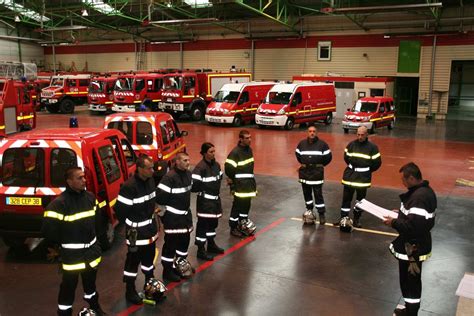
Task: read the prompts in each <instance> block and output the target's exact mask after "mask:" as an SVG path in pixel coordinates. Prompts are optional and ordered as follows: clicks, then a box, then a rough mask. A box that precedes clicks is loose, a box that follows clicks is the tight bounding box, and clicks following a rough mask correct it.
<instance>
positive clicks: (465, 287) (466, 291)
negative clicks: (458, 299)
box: [456, 273, 474, 300]
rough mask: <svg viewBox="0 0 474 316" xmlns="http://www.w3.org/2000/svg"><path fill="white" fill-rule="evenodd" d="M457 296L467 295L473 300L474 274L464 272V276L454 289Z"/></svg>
mask: <svg viewBox="0 0 474 316" xmlns="http://www.w3.org/2000/svg"><path fill="white" fill-rule="evenodd" d="M456 295H457V296H462V297H467V298H470V299H471V300H474V275H472V274H467V273H466V274H464V277H463V278H462V279H461V282H459V286H458V289H457V290H456Z"/></svg>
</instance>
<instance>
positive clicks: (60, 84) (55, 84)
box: [41, 74, 91, 113]
mask: <svg viewBox="0 0 474 316" xmlns="http://www.w3.org/2000/svg"><path fill="white" fill-rule="evenodd" d="M90 77H91V76H90V75H89V74H80V75H71V74H66V75H59V76H53V77H52V78H51V84H50V85H49V87H46V88H44V89H43V90H41V103H43V104H44V105H45V106H46V109H47V110H48V111H49V112H50V113H58V112H61V113H73V112H74V107H75V106H76V105H82V104H84V103H86V102H87V89H88V88H89V82H90Z"/></svg>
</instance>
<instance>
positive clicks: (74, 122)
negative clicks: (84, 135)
mask: <svg viewBox="0 0 474 316" xmlns="http://www.w3.org/2000/svg"><path fill="white" fill-rule="evenodd" d="M69 127H71V128H72V127H79V121H78V120H77V117H75V116H72V117H71V118H70V119H69Z"/></svg>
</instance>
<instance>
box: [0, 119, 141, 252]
mask: <svg viewBox="0 0 474 316" xmlns="http://www.w3.org/2000/svg"><path fill="white" fill-rule="evenodd" d="M0 157H1V162H0V171H1V178H0V181H1V185H0V236H1V237H3V239H4V241H5V243H6V244H7V245H8V246H12V247H16V246H21V245H22V244H23V242H24V241H25V239H26V238H27V237H41V225H42V221H43V213H44V211H45V208H46V206H47V205H48V204H49V202H51V201H52V200H53V199H55V198H56V197H57V196H58V195H59V194H61V192H63V191H64V190H65V187H66V180H65V179H64V173H65V171H66V170H67V169H68V168H69V167H74V166H77V167H81V168H83V169H84V172H85V174H86V179H87V190H88V191H91V192H92V193H94V194H95V195H96V197H97V200H98V201H99V206H100V214H98V217H97V218H98V221H99V224H98V232H97V239H98V240H99V242H100V243H101V246H102V248H104V249H107V248H109V247H110V245H111V243H112V241H113V238H114V227H115V225H116V224H118V221H117V219H116V217H115V212H114V210H113V206H114V205H115V202H116V200H117V196H118V193H119V190H120V186H121V184H122V183H123V182H124V181H125V180H127V179H128V178H129V177H130V176H131V175H132V174H133V173H134V171H135V160H136V156H135V153H134V151H133V149H132V146H131V144H130V143H129V142H128V140H127V139H126V138H125V136H124V135H123V134H122V133H121V132H119V131H117V130H104V129H99V128H62V129H58V128H55V129H46V130H39V131H30V132H25V133H21V134H17V135H14V136H12V137H9V138H5V139H2V140H1V141H0Z"/></svg>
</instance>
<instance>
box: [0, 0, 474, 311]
mask: <svg viewBox="0 0 474 316" xmlns="http://www.w3.org/2000/svg"><path fill="white" fill-rule="evenodd" d="M15 2H16V3H20V2H19V1H15ZM40 2H41V1H40ZM93 2H94V1H86V0H82V1H71V2H70V3H66V2H64V1H57V0H55V1H43V2H42V4H43V5H42V6H38V4H34V3H33V1H24V2H22V3H23V4H24V5H25V6H26V7H28V8H30V9H32V10H36V11H38V12H45V13H44V14H46V15H48V16H54V17H55V18H56V19H57V18H58V16H60V15H65V16H67V18H66V19H65V22H64V21H61V22H60V23H58V24H57V25H55V27H56V28H58V30H57V31H55V33H54V34H55V37H51V36H50V35H51V33H52V32H49V33H48V34H50V35H48V36H46V35H44V34H43V32H41V33H40V34H39V35H38V34H37V33H34V29H36V28H39V24H38V23H39V22H37V21H34V19H32V18H30V17H27V16H26V15H25V14H22V13H21V12H19V11H18V10H17V9H15V7H14V6H12V5H11V4H9V2H8V1H3V2H2V1H0V23H1V22H2V21H3V20H5V23H7V24H13V26H14V27H17V26H16V25H15V23H17V24H18V23H21V24H25V25H26V24H28V23H29V24H31V25H27V26H26V29H24V28H22V29H21V31H18V33H15V34H17V35H12V34H13V33H12V31H11V30H10V31H9V34H6V35H0V40H2V38H3V39H4V40H11V39H5V37H30V36H33V37H34V36H40V37H41V40H42V41H44V42H45V43H46V44H45V45H48V48H49V47H51V46H54V47H59V45H60V44H59V43H60V42H61V43H62V42H63V41H67V42H68V43H69V42H71V41H72V39H71V36H72V37H74V39H76V37H77V40H78V41H79V39H80V40H81V41H85V42H87V39H88V36H89V37H90V38H93V39H94V40H102V41H108V40H112V39H114V40H117V39H118V40H120V39H121V38H122V37H123V36H125V35H123V34H124V33H126V35H127V36H138V35H141V34H142V33H140V30H141V31H143V30H142V29H141V28H140V27H141V26H138V27H137V28H138V29H135V27H136V26H134V25H132V24H131V23H136V21H135V20H133V18H131V17H135V18H137V17H138V16H140V14H146V12H147V10H150V8H151V10H156V11H157V12H159V15H160V17H161V18H160V19H163V20H171V19H176V20H177V19H178V18H179V19H180V20H181V22H177V23H175V22H173V23H175V24H173V25H172V28H171V30H170V28H168V27H167V25H168V23H156V24H154V26H153V27H152V28H151V29H146V30H147V31H146V32H143V36H149V37H150V38H155V39H157V40H159V39H160V35H159V34H160V33H159V32H160V31H162V32H164V34H165V35H164V38H163V40H164V41H166V42H170V41H173V40H177V39H179V37H180V36H176V35H175V34H174V33H173V32H174V30H175V29H174V27H175V26H176V27H177V28H179V30H181V31H183V32H184V31H186V32H184V33H182V34H184V35H186V36H187V35H188V34H189V33H193V32H194V33H195V34H206V32H208V33H210V32H211V31H214V29H213V28H215V27H219V29H221V28H222V29H225V30H229V29H231V30H235V29H239V30H240V28H242V25H243V28H244V29H247V24H246V23H247V20H248V19H252V21H256V26H255V27H256V30H255V31H254V32H255V34H254V38H257V37H259V36H262V37H265V38H267V37H268V36H272V35H271V34H272V32H274V27H275V25H279V26H280V28H283V29H285V28H286V27H287V25H285V24H287V23H289V22H288V21H284V20H283V19H282V15H283V14H286V13H285V12H286V11H285V10H283V11H280V10H281V8H278V9H277V7H276V5H277V4H280V5H282V6H283V7H284V8H286V9H288V10H289V11H288V12H291V14H297V13H296V12H299V13H298V14H299V16H300V17H302V16H303V17H305V18H309V19H316V20H317V19H318V18H319V17H321V16H326V15H331V14H334V15H337V17H335V18H337V19H339V18H342V19H344V21H346V22H345V23H346V24H347V23H350V24H351V28H354V29H355V30H357V32H368V31H367V30H368V29H367V30H366V28H367V27H368V26H369V25H370V28H371V29H375V30H376V31H378V32H382V33H383V32H387V30H388V31H390V32H389V33H390V34H392V35H391V36H394V34H395V35H399V34H400V32H405V33H403V36H412V35H413V34H415V35H416V34H423V36H424V34H425V33H426V32H428V31H429V32H431V33H429V34H432V32H434V30H433V29H431V26H430V25H429V24H430V23H433V21H434V20H436V19H438V16H437V15H435V16H433V15H432V12H435V11H436V10H437V9H439V6H440V5H439V4H441V6H443V7H451V8H456V10H458V11H459V12H461V13H460V14H459V15H457V14H456V16H454V17H450V18H447V19H445V20H443V18H442V16H441V18H439V19H438V22H439V23H440V27H441V26H443V23H445V26H444V27H445V30H446V32H448V31H452V30H453V29H454V30H456V32H457V30H458V29H459V28H463V30H467V31H469V32H471V31H472V28H473V26H474V25H473V24H472V23H473V22H474V9H473V8H472V6H471V5H470V4H468V3H467V2H468V1H438V2H433V1H405V2H403V4H401V3H400V2H397V1H368V0H364V1H358V2H355V3H356V4H354V2H353V1H292V2H291V3H289V2H287V1H282V0H278V1H276V2H275V1H273V3H272V1H271V0H270V1H268V3H267V4H266V5H265V4H261V5H260V7H259V4H258V1H235V2H232V3H228V2H227V1H207V2H206V3H207V4H205V5H204V7H202V6H201V7H199V6H198V7H196V6H194V7H193V6H192V5H188V4H186V5H184V4H183V3H187V1H166V2H165V1H149V2H148V1H143V3H142V2H140V4H138V2H137V1H106V2H104V3H103V4H105V3H109V4H111V5H112V4H113V5H114V8H122V11H123V12H122V13H121V14H119V15H116V16H115V17H114V16H112V15H104V14H103V13H101V12H100V11H99V9H98V7H95V6H94V4H93ZM99 2H100V3H102V1H99ZM145 2H146V3H145ZM178 2H179V4H178ZM264 2H265V1H264ZM12 3H13V1H12ZM209 3H210V4H211V5H210V6H209ZM316 3H317V4H316ZM382 3H383V4H382ZM212 6H213V7H212ZM386 6H395V7H396V8H388V11H390V12H392V13H393V14H401V15H403V14H407V15H408V16H412V14H413V12H414V11H416V14H417V15H418V16H419V17H420V19H421V20H423V19H426V20H427V21H429V22H426V23H425V24H419V23H414V24H410V23H409V22H407V21H406V20H405V21H404V22H403V23H401V24H400V25H398V26H397V21H394V20H392V21H387V19H386V18H384V15H380V14H386V13H387V8H383V7H386ZM327 7H329V8H331V9H330V10H329V9H326V11H325V10H323V8H327ZM183 8H184V9H186V11H184V10H183ZM364 8H365V9H364ZM15 10H16V11H15ZM42 10H43V11H42ZM200 10H205V11H200ZM269 10H270V11H269ZM84 11H86V14H85V13H84ZM142 11H143V12H142ZM316 11H317V12H316ZM458 11H456V12H458ZM74 12H76V13H74ZM77 12H79V13H77ZM203 12H204V13H203ZM231 12H233V13H234V15H232V14H231ZM331 12H332V13H331ZM420 12H421V13H420ZM462 12H465V14H464V15H463V14H462ZM306 15H308V16H309V17H306ZM269 17H270V18H269ZM374 17H376V20H374V21H370V19H372V18H374ZM17 18H18V19H19V20H20V22H18V21H17ZM211 18H212V19H219V20H218V21H217V22H218V23H220V24H219V25H218V26H216V25H211V26H210V24H212V23H215V22H216V20H210V19H211ZM183 20H196V21H197V22H196V23H191V22H189V21H188V22H189V24H188V22H186V21H184V22H183ZM25 21H26V22H28V23H26V22H25ZM140 21H141V20H140ZM262 21H263V22H262ZM338 21H339V20H336V22H338ZM366 21H367V24H366V25H365V24H364V23H366ZM443 21H444V22H443ZM260 22H261V23H262V25H260V24H259V23H260ZM79 23H81V25H84V26H86V27H87V29H86V30H79V29H74V30H66V31H64V30H63V29H61V27H63V28H66V27H69V26H70V25H78V24H79ZM321 23H323V22H321ZM338 23H339V22H338ZM399 23H400V22H399ZM160 25H162V26H165V27H164V28H160ZM402 27H403V29H402ZM7 28H8V27H7ZM91 28H99V29H100V31H98V32H96V33H94V32H91ZM398 28H400V29H398ZM427 28H428V29H427ZM277 30H280V29H277ZM441 30H442V27H441ZM247 31H248V32H251V31H250V30H244V33H245V32H247ZM440 32H442V31H440ZM44 33H47V32H44ZM276 33H278V35H275V36H276V37H279V38H285V36H286V35H287V34H286V33H285V32H283V33H282V32H279V31H277V32H276ZM180 34H181V33H180ZM244 35H245V36H250V37H252V36H251V34H250V35H249V34H247V33H245V34H244ZM275 36H274V37H273V38H276V37H275ZM14 40H18V41H20V40H21V39H18V38H16V39H14ZM51 43H52V44H51ZM55 45H56V46H55ZM470 47H472V46H470ZM1 50H2V49H1V48H0V52H1ZM175 53H179V51H178V52H175ZM78 54H80V52H79V53H78ZM274 58H275V59H274V60H272V62H273V63H274V64H275V66H274V67H275V68H277V67H283V66H282V65H281V64H279V62H278V57H277V56H275V57H274ZM369 62H370V60H369ZM428 66H429V65H428ZM226 67H227V65H226ZM449 67H450V68H451V71H450V78H449V91H444V90H443V91H441V90H439V91H438V90H436V87H431V89H432V91H431V94H430V95H431V97H432V98H433V99H435V100H438V97H439V96H440V95H443V97H444V96H447V98H448V108H447V115H446V119H444V120H439V119H436V117H433V116H429V115H425V113H424V114H423V117H420V115H419V112H418V111H419V107H420V104H421V105H423V102H425V101H424V100H425V99H427V98H428V94H427V93H426V98H421V96H420V91H421V90H422V89H424V87H425V86H428V85H429V84H428V83H427V82H426V81H422V80H421V79H420V78H419V77H417V76H411V75H409V74H408V75H407V74H406V73H400V74H399V75H398V76H397V77H396V78H394V81H393V94H394V95H393V96H394V102H395V107H396V109H397V112H396V115H397V121H396V125H395V128H393V129H388V128H387V127H382V128H378V129H376V131H375V133H373V134H370V135H369V136H368V137H369V140H370V141H371V142H373V143H375V144H376V145H377V146H378V148H379V150H380V153H381V157H382V166H381V168H380V169H379V170H378V171H377V172H375V173H374V174H373V176H372V186H371V187H370V188H369V189H368V193H367V197H366V199H367V200H369V201H371V202H372V203H374V204H377V205H379V206H381V207H384V208H386V209H398V208H399V207H400V198H399V195H400V194H402V193H403V192H405V191H406V188H405V187H404V186H403V183H402V180H401V178H400V174H399V169H400V167H401V166H402V165H404V164H406V163H408V162H411V161H413V162H415V163H416V164H417V165H418V166H419V167H420V169H421V171H422V174H423V178H424V179H426V180H428V181H429V183H430V185H431V186H432V188H433V189H434V191H435V193H436V195H437V199H438V207H437V210H436V217H435V226H434V228H433V229H432V231H431V236H432V245H433V249H432V257H431V258H430V259H429V260H428V261H426V262H425V263H423V272H422V282H423V290H422V297H421V308H420V310H419V312H418V315H421V316H428V315H430V316H444V315H474V296H473V295H472V292H473V285H472V284H471V285H470V287H469V286H468V291H467V292H469V291H470V292H471V293H470V294H469V293H468V294H463V295H464V296H463V295H461V296H460V295H459V292H458V286H459V284H460V282H461V280H462V279H463V277H464V276H465V275H466V274H467V275H470V274H473V273H474V246H473V245H474V233H473V231H474V230H473V228H472V227H474V213H473V208H474V71H473V70H474V60H465V59H460V60H453V61H452V62H451V63H450V65H449ZM328 71H330V69H328ZM298 75H299V74H298ZM275 79H280V78H275ZM282 79H283V80H285V81H286V80H287V78H282ZM446 80H448V79H446ZM338 86H339V87H341V88H347V87H348V86H351V84H349V85H348V84H345V83H340V84H339V85H338ZM352 87H353V84H352ZM423 91H424V90H423ZM436 91H438V92H436ZM369 93H370V92H369ZM374 93H375V94H376V93H378V92H377V91H375V90H374ZM423 93H425V92H423ZM446 93H447V95H446ZM367 96H369V95H367ZM437 106H441V103H440V105H438V104H436V103H435V102H433V104H432V107H433V108H432V110H433V112H435V111H436V110H440V109H439V108H438V109H437ZM345 110H346V108H344V109H343V112H344V111H345ZM343 112H342V113H343ZM335 113H336V112H335ZM72 115H73V116H74V117H75V118H77V122H78V125H79V128H86V127H91V128H103V126H104V118H105V115H104V114H91V113H90V111H89V109H88V107H87V106H86V105H80V106H76V107H75V110H74V114H61V113H56V114H53V113H49V112H48V111H45V110H39V111H38V112H36V128H35V129H36V130H41V129H46V128H63V127H68V126H69V123H70V118H71V116H72ZM342 117H343V114H342V115H340V113H339V107H338V111H337V115H336V116H335V118H334V120H333V122H332V124H330V125H326V124H324V123H323V122H316V123H315V126H316V128H317V130H318V137H319V138H321V139H322V140H324V141H325V142H327V143H328V145H329V147H330V149H331V152H332V155H333V158H332V162H331V163H330V164H329V165H328V166H327V167H325V171H324V172H325V181H324V185H323V194H324V199H325V205H326V220H327V222H326V224H325V225H321V224H320V223H319V222H317V223H316V224H315V225H304V224H303V220H302V214H303V212H304V211H305V201H304V199H303V193H302V188H301V184H300V183H299V182H298V168H299V167H300V165H299V163H298V162H297V160H296V158H295V149H296V146H297V144H298V143H299V141H301V140H302V139H305V138H306V137H307V127H308V125H307V124H296V126H295V127H294V128H293V129H292V130H284V129H282V128H274V127H271V128H260V127H259V126H257V125H256V124H255V123H254V122H253V123H250V124H246V125H244V126H241V127H233V126H220V125H217V126H214V125H212V126H211V125H210V124H208V123H207V122H206V121H205V120H202V121H198V122H196V121H192V120H191V119H189V118H186V117H182V118H181V119H179V120H177V124H178V126H179V129H180V130H181V131H187V133H188V135H187V136H185V137H184V140H185V142H186V151H187V153H188V154H189V155H190V159H191V168H193V167H194V166H195V165H196V164H197V163H198V162H199V161H200V160H201V159H202V156H201V155H200V154H199V151H200V148H201V144H202V143H203V142H211V143H213V144H214V145H215V148H216V160H217V161H218V162H219V163H220V165H221V167H222V168H223V167H224V162H225V160H226V157H227V155H228V154H229V152H230V151H231V150H232V148H233V147H234V146H236V145H237V141H238V137H239V136H238V135H239V131H240V130H241V129H246V130H248V131H249V132H250V134H251V137H252V140H251V147H252V149H253V154H254V157H255V178H256V182H257V190H258V195H257V197H256V198H253V199H252V204H251V210H250V216H249V217H250V219H251V220H252V221H253V222H254V223H255V224H256V225H257V230H256V233H255V235H254V236H250V237H242V238H238V237H235V236H233V235H231V234H230V229H229V225H228V219H229V215H230V209H231V206H232V196H231V193H230V190H229V187H228V186H227V185H226V181H223V182H222V186H221V195H220V197H221V199H222V207H223V216H222V218H220V220H219V226H218V228H217V230H216V232H217V236H216V239H215V240H216V243H217V244H218V245H219V246H220V247H222V248H224V249H225V253H224V254H222V255H217V256H215V257H214V259H213V260H212V261H203V260H201V259H198V258H197V256H196V252H197V247H196V246H195V245H194V236H195V232H192V233H191V241H190V244H189V254H188V260H189V261H190V263H191V265H192V266H193V267H194V268H195V273H194V274H193V275H192V277H191V278H189V279H186V280H185V279H183V280H181V281H179V282H171V283H168V282H165V284H166V286H167V291H166V293H165V298H164V299H163V300H161V301H160V302H158V303H157V304H155V305H153V304H140V305H132V304H130V303H128V302H127V301H126V299H125V295H124V294H125V284H124V283H123V281H122V277H123V269H124V262H125V258H126V254H127V246H126V244H125V236H124V235H125V228H124V225H123V224H122V225H119V226H117V227H116V229H115V231H114V234H115V238H114V241H113V244H112V247H111V248H110V249H108V250H107V251H105V252H104V253H103V254H102V261H101V263H100V265H99V267H98V274H97V292H98V293H99V296H100V299H99V300H100V303H101V306H102V308H103V310H104V311H105V312H106V313H107V315H226V316H227V315H392V313H393V311H394V309H395V308H396V307H397V305H403V304H404V299H403V296H402V294H401V291H400V284H399V271H398V262H397V260H396V259H395V258H394V257H393V255H392V254H391V253H390V251H389V245H390V243H391V242H392V241H393V240H394V239H395V238H396V236H397V232H396V231H395V230H394V229H392V228H390V227H388V226H386V225H384V224H383V222H382V220H380V219H379V218H377V217H375V216H373V215H371V214H368V213H366V212H364V213H363V215H362V217H361V224H362V228H354V229H353V230H352V232H343V231H341V230H340V229H339V227H337V226H335V225H333V224H332V223H334V222H336V221H338V220H339V218H340V209H341V202H342V195H343V185H342V184H341V179H342V174H343V171H344V169H345V168H346V163H345V162H344V158H343V157H344V149H345V147H346V146H347V144H348V143H349V142H351V141H353V140H355V139H356V134H355V132H354V131H349V133H345V132H344V130H343V128H342V122H341V121H342ZM20 133H22V132H20ZM17 134H19V133H17ZM7 139H8V136H7ZM1 146H2V145H1V143H0V147H1ZM0 160H1V156H0ZM59 160H60V159H59ZM58 168H59V167H58ZM0 172H1V171H0ZM53 172H55V171H53ZM57 172H61V171H59V170H57ZM54 176H55V177H59V175H58V174H55V175H54ZM0 181H1V179H0ZM1 185H3V184H1ZM352 205H354V202H353V203H352ZM195 206H196V195H195V194H192V201H191V210H192V213H193V223H194V226H195V225H196V212H195ZM350 214H351V217H352V216H353V212H352V211H351V213H350ZM163 234H164V233H163V227H162V225H161V224H160V236H159V239H158V240H157V244H156V256H155V272H154V274H155V277H156V278H158V279H160V280H162V272H163V270H162V266H161V263H160V259H159V258H160V255H161V249H162V246H163ZM60 281H61V272H60V265H59V262H58V258H55V259H54V260H53V261H51V260H50V258H48V249H47V248H46V245H45V242H44V240H43V239H42V238H27V239H26V240H22V241H21V242H20V244H16V245H15V246H12V247H10V246H7V244H6V242H5V241H4V240H2V239H1V238H0V315H1V316H10V315H14V316H23V315H25V316H27V315H28V316H29V315H55V313H56V308H57V296H58V291H59V285H60ZM79 283H80V282H79ZM143 284H144V276H143V274H142V273H141V272H140V270H139V272H138V277H137V281H136V286H137V289H138V290H140V291H141V290H142V287H143ZM83 295H84V293H83V290H82V286H81V285H80V284H79V285H78V287H77V290H76V297H75V301H74V307H73V310H74V315H76V314H77V313H78V312H79V311H80V310H81V309H82V308H83V307H87V306H88V304H87V303H86V302H85V301H84V299H83ZM465 295H467V296H469V295H471V298H468V297H465Z"/></svg>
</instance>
